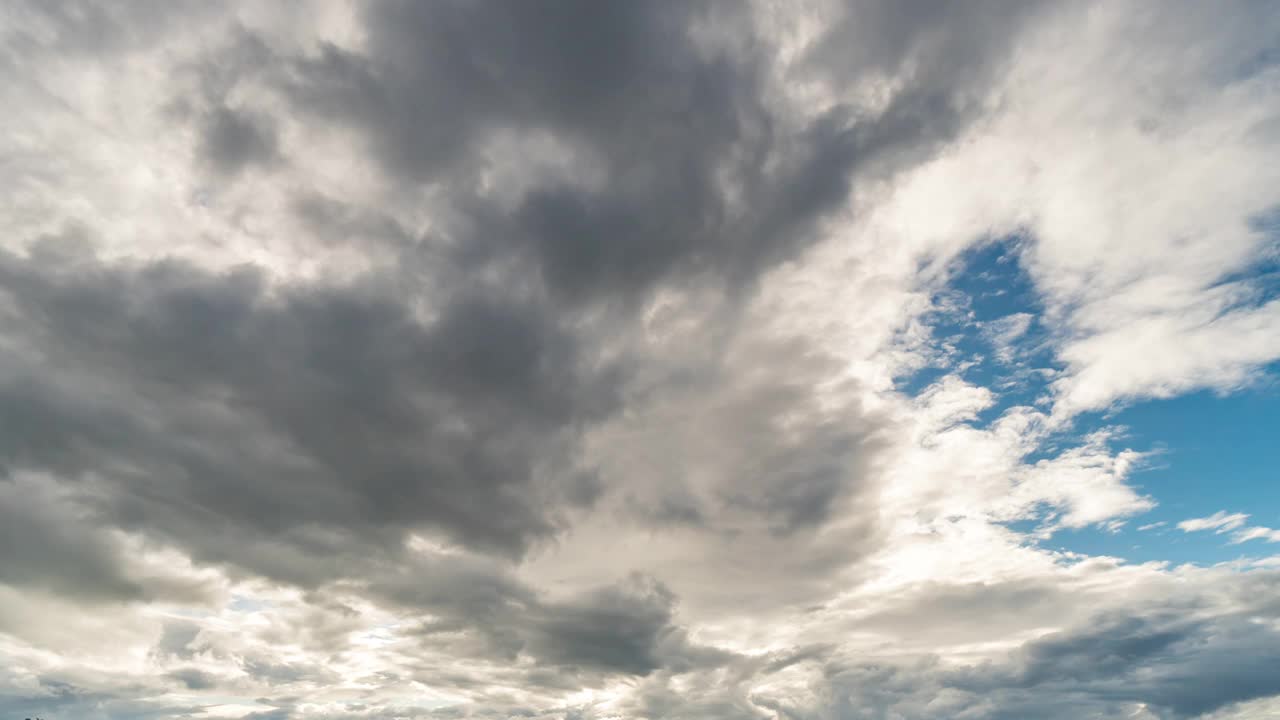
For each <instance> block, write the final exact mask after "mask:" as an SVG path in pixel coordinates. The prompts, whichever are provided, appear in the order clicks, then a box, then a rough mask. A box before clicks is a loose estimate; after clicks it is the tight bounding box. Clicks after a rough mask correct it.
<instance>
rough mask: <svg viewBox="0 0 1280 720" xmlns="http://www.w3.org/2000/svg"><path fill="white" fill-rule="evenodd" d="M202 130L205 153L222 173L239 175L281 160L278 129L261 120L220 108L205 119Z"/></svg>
mask: <svg viewBox="0 0 1280 720" xmlns="http://www.w3.org/2000/svg"><path fill="white" fill-rule="evenodd" d="M202 130H203V141H202V143H201V146H200V149H201V152H202V154H203V155H204V158H205V159H206V160H207V161H208V162H209V163H210V165H212V166H213V168H214V169H215V170H217V171H218V172H222V173H227V174H235V173H238V172H240V171H241V170H243V169H245V168H246V167H249V166H251V165H260V164H269V163H271V162H274V161H275V160H276V159H277V157H278V153H279V151H278V148H277V140H276V131H275V128H274V127H273V126H272V125H271V124H270V123H269V121H266V120H263V119H261V118H255V117H252V116H250V115H247V114H245V113H243V112H239V111H236V110H233V109H231V108H228V107H219V108H216V109H214V110H212V111H211V112H210V113H209V114H208V116H207V117H206V118H205V120H204V126H203V128H202Z"/></svg>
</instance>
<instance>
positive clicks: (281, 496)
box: [0, 255, 614, 582]
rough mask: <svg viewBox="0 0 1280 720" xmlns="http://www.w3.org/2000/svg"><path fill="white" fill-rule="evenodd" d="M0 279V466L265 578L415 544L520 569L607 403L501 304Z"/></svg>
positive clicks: (558, 340)
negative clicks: (3, 337) (407, 538)
mask: <svg viewBox="0 0 1280 720" xmlns="http://www.w3.org/2000/svg"><path fill="white" fill-rule="evenodd" d="M0 265H2V266H3V267H2V268H0V276H3V281H2V282H3V287H4V290H5V294H6V299H7V301H8V303H9V307H10V309H11V310H12V315H11V316H10V320H11V321H12V324H11V325H10V326H9V327H10V333H11V337H15V338H16V337H23V338H24V340H25V346H24V349H23V352H22V353H21V355H18V356H15V357H13V359H12V362H10V363H8V366H7V371H6V373H5V382H4V385H3V390H0V397H3V401H2V402H0V417H2V418H3V420H0V422H2V423H3V424H4V426H5V427H7V428H10V431H8V432H6V433H5V434H4V440H3V441H2V443H3V447H2V448H0V450H2V454H0V458H2V459H3V462H4V463H5V466H6V467H7V468H9V469H10V470H11V471H16V470H24V469H25V470H45V471H49V472H53V473H57V474H60V475H62V476H64V477H67V478H68V479H73V478H81V479H82V480H83V482H82V484H81V486H80V487H82V488H86V494H89V493H87V488H88V486H90V485H93V486H94V487H95V488H98V489H100V490H101V492H98V491H97V490H95V491H94V493H92V495H93V497H92V498H91V499H86V500H85V502H90V503H91V504H93V505H95V506H96V510H97V513H98V515H99V517H100V518H101V519H103V520H106V521H109V522H111V523H113V524H117V525H118V526H120V527H124V528H129V529H137V530H140V531H143V532H145V533H149V534H153V535H155V536H158V537H163V538H165V539H167V540H168V541H170V542H176V543H178V544H180V545H183V546H185V547H187V548H189V549H190V550H191V551H192V552H194V553H195V555H196V556H197V557H198V558H200V559H203V560H208V561H216V562H228V563H233V564H238V565H240V566H242V567H253V569H254V570H255V571H257V572H262V573H265V574H267V575H270V576H272V577H277V578H286V579H290V580H294V581H299V582H316V581H318V580H320V579H322V578H323V577H324V576H325V575H329V574H332V573H333V572H334V570H332V568H333V567H335V566H334V565H333V562H334V561H335V558H337V557H341V556H343V555H345V554H346V553H348V552H353V551H356V550H355V548H358V547H360V546H366V547H375V546H376V547H381V548H383V549H384V550H389V551H394V548H395V547H396V546H397V544H398V542H399V540H400V538H401V537H402V535H403V533H404V532H405V531H407V530H409V529H412V528H417V527H422V528H426V529H429V530H434V531H439V532H442V533H444V535H445V536H446V537H447V538H448V539H450V540H451V541H457V542H461V543H465V544H468V545H474V546H476V547H484V548H490V549H493V550H495V551H499V552H503V553H510V554H519V553H520V552H521V551H522V550H523V548H524V547H525V546H526V545H527V543H529V542H531V541H534V540H536V539H537V538H539V537H546V536H549V535H550V534H552V533H553V532H555V529H556V526H557V523H558V520H557V518H556V517H555V513H556V507H557V501H556V497H557V492H558V491H557V486H556V482H557V479H558V478H559V477H562V476H565V477H572V476H574V473H575V472H576V471H575V470H574V468H573V467H572V465H573V458H572V447H571V440H572V434H573V432H574V427H575V426H576V425H577V424H578V423H581V422H584V421H586V420H589V419H590V418H591V417H593V416H595V415H597V414H599V413H602V412H607V411H608V409H609V408H610V406H611V405H612V403H613V402H614V401H613V400H612V394H613V392H614V387H613V385H614V383H613V382H612V379H613V376H612V375H611V370H610V369H609V368H607V367H604V368H600V367H594V366H592V365H591V364H590V363H589V362H588V361H587V360H586V359H584V358H582V357H580V355H579V354H578V350H577V348H576V346H575V344H574V341H573V339H572V338H571V337H570V336H568V335H567V334H566V333H565V331H564V330H563V329H561V328H560V327H559V325H558V321H557V320H556V319H555V318H554V317H551V316H548V315H546V314H544V313H541V312H540V311H539V309H538V307H537V306H533V305H516V304H514V303H512V302H510V301H508V300H506V299H504V298H488V297H484V296H468V295H465V294H464V295H461V296H459V297H456V298H450V299H448V300H447V301H445V303H444V304H443V306H442V307H440V308H438V309H435V310H434V312H435V313H436V314H438V317H436V318H435V319H433V320H419V319H417V318H416V317H414V315H413V313H412V312H411V311H410V309H409V305H408V301H409V300H410V299H411V296H410V295H405V296H398V295H395V294H392V293H391V292H389V291H388V290H389V289H390V288H385V289H384V288H383V287H381V286H380V285H379V284H378V282H380V281H374V280H370V281H367V282H357V283H354V284H350V285H346V286H338V285H334V286H300V287H286V288H277V289H275V290H273V291H272V292H270V293H269V292H268V290H267V288H266V286H265V284H264V280H263V278H262V277H261V275H260V274H259V273H257V272H256V271H254V270H252V269H248V268H243V269H239V270H233V271H231V272H229V273H225V274H222V273H210V272H206V271H202V270H199V269H197V268H195V267H192V266H188V265H184V264H182V263H174V262H163V263H158V264H154V265H149V266H142V267H136V268H127V267H122V266H111V265H104V264H101V263H99V262H97V261H96V260H94V259H92V258H91V257H81V258H79V259H77V260H75V261H74V262H71V261H70V260H69V259H68V262H67V263H66V264H61V265H57V266H43V265H41V264H40V262H39V261H38V260H37V259H36V257H35V256H33V257H32V258H21V257H18V256H12V255H8V256H5V257H4V258H3V259H2V260H0ZM403 291H404V292H405V293H411V292H412V288H404V289H403ZM51 367H56V372H45V368H51ZM89 474H92V475H93V478H92V479H90V478H89V477H88V475H89ZM575 482H577V481H575ZM571 494H573V495H574V496H575V497H578V496H580V494H581V493H580V488H578V487H577V486H576V485H574V486H572V487H571ZM228 531H231V532H230V533H229V532H228ZM259 543H260V544H259ZM255 545H256V546H257V547H256V549H252V548H255ZM326 565H327V566H329V567H330V568H331V569H330V570H324V569H322V567H324V566H326ZM317 573H318V574H317Z"/></svg>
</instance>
